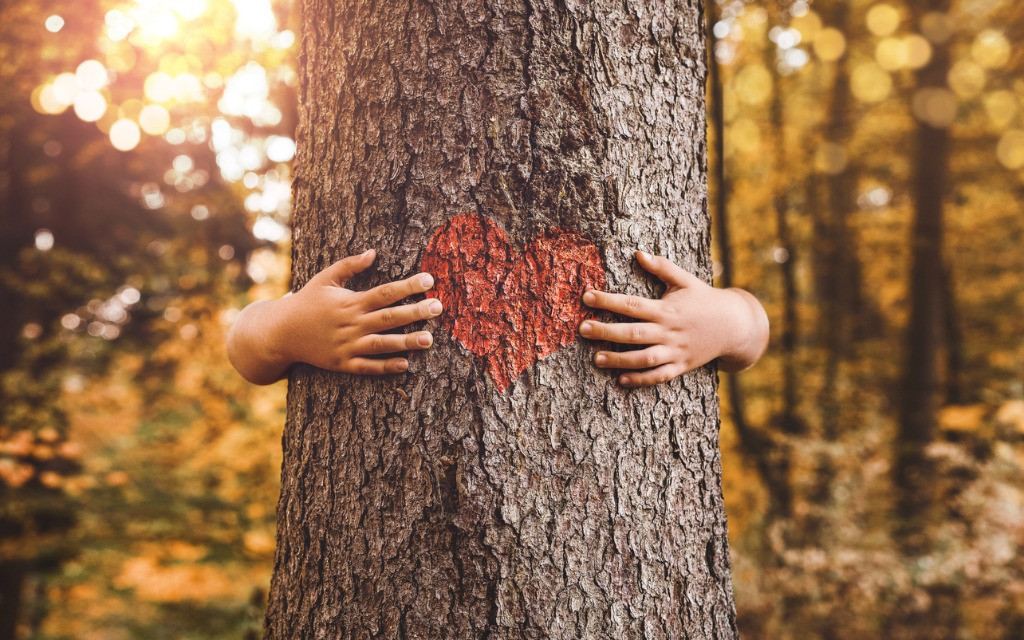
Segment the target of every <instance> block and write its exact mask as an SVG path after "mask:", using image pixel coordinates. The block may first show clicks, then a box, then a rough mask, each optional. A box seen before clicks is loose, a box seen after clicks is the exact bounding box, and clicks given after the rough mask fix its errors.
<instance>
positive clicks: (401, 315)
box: [363, 298, 444, 332]
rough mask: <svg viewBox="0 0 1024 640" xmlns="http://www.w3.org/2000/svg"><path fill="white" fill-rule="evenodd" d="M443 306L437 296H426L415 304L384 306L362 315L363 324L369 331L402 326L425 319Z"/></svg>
mask: <svg viewBox="0 0 1024 640" xmlns="http://www.w3.org/2000/svg"><path fill="white" fill-rule="evenodd" d="M442 311H444V306H443V305H442V304H441V301H440V300H438V299H437V298H427V299H426V300H421V301H419V302H417V303H416V304H403V305H399V306H397V307H385V308H384V309H380V310H379V311H373V312H371V313H368V314H366V315H365V316H363V326H364V327H365V328H366V329H367V330H369V331H370V332H377V331H386V330H387V329H396V328H398V327H404V326H405V325H407V324H410V323H413V322H416V321H418V320H426V319H428V318H433V317H435V316H438V315H440V314H441V312H442Z"/></svg>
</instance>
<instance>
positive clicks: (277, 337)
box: [263, 294, 301, 368]
mask: <svg viewBox="0 0 1024 640" xmlns="http://www.w3.org/2000/svg"><path fill="white" fill-rule="evenodd" d="M295 301H296V297H295V295H294V294H290V295H286V296H284V297H282V298H278V299H276V300H268V301H267V303H266V304H267V307H268V308H267V313H266V314H265V318H266V326H264V327H263V332H264V343H263V350H264V354H265V356H266V358H267V360H268V361H269V362H271V363H273V364H274V365H276V366H279V367H281V368H286V367H288V366H289V365H291V364H292V363H293V362H297V361H299V360H300V359H301V358H300V357H299V355H298V354H296V353H293V349H292V345H293V344H294V340H292V337H293V330H294V326H295V321H294V317H295Z"/></svg>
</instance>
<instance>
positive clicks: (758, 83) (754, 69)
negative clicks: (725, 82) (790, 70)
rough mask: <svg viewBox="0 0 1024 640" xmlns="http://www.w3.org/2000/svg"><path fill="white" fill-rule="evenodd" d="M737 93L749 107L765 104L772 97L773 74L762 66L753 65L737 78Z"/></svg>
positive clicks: (745, 68) (744, 69)
mask: <svg viewBox="0 0 1024 640" xmlns="http://www.w3.org/2000/svg"><path fill="white" fill-rule="evenodd" d="M736 91H737V92H738V93H739V96H740V99H741V100H742V101H743V102H746V103H747V104H749V105H754V106H757V105H760V104H763V103H764V102H765V101H766V100H768V98H770V97H771V95H772V74H771V72H770V71H768V69H767V68H766V67H765V66H764V65H761V64H751V65H748V66H746V67H744V68H743V70H742V71H740V72H739V74H737V76H736Z"/></svg>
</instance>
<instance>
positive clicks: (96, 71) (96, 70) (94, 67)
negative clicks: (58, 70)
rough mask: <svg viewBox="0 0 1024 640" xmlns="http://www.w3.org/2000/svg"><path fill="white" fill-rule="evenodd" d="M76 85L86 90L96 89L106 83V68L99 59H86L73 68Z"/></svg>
mask: <svg viewBox="0 0 1024 640" xmlns="http://www.w3.org/2000/svg"><path fill="white" fill-rule="evenodd" d="M75 79H76V80H78V86H80V87H82V89H84V90H86V91H98V90H100V89H102V88H103V87H105V86H106V85H107V68H106V67H105V66H103V63H102V62H100V61H99V60H86V61H85V62H83V63H82V64H80V65H78V68H77V69H76V70H75Z"/></svg>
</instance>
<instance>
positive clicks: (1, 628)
mask: <svg viewBox="0 0 1024 640" xmlns="http://www.w3.org/2000/svg"><path fill="white" fill-rule="evenodd" d="M27 575H28V567H27V566H26V565H25V563H24V562H20V561H18V560H8V561H4V562H2V563H0V640H16V638H17V637H18V621H19V620H20V619H21V601H22V596H23V593H22V592H23V591H24V590H25V578H26V576H27Z"/></svg>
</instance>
